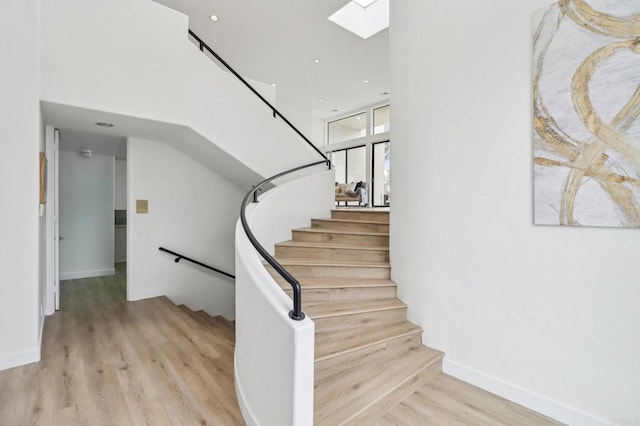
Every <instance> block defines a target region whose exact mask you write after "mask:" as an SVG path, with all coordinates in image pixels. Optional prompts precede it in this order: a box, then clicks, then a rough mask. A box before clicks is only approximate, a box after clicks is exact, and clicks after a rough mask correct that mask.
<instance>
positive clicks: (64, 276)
mask: <svg viewBox="0 0 640 426" xmlns="http://www.w3.org/2000/svg"><path fill="white" fill-rule="evenodd" d="M115 273H116V270H115V268H108V269H94V270H92V271H78V272H65V273H60V281H63V280H77V279H80V278H93V277H104V276H107V275H115Z"/></svg>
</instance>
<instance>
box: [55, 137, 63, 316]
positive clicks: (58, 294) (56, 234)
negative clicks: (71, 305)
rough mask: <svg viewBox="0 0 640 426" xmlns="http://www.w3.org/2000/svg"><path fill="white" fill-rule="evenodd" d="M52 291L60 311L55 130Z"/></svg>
mask: <svg viewBox="0 0 640 426" xmlns="http://www.w3.org/2000/svg"><path fill="white" fill-rule="evenodd" d="M53 141H54V142H53V145H54V152H53V171H54V174H53V234H54V238H53V242H54V244H53V269H54V270H53V291H54V295H53V298H54V304H55V310H56V311H57V310H59V309H60V241H61V240H62V239H63V238H64V237H61V236H60V221H59V220H58V218H59V217H60V216H59V209H58V204H59V203H58V201H59V197H58V194H59V191H58V189H59V188H58V175H59V173H58V152H59V147H60V131H59V130H58V129H55V131H54V135H53Z"/></svg>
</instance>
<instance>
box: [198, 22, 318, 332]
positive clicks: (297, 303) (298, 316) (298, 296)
mask: <svg viewBox="0 0 640 426" xmlns="http://www.w3.org/2000/svg"><path fill="white" fill-rule="evenodd" d="M189 35H190V36H191V37H193V39H194V40H195V41H196V42H197V43H198V46H199V48H200V51H202V52H204V51H205V50H206V51H207V52H209V53H210V54H211V55H212V56H213V57H214V58H215V59H216V60H217V61H218V62H219V63H220V64H221V65H222V66H224V67H225V68H226V69H227V70H229V72H231V74H233V75H234V76H236V78H237V79H238V80H240V81H241V82H242V84H244V85H245V86H246V87H247V88H248V89H249V90H250V91H251V92H252V93H253V94H254V95H256V96H257V97H258V98H259V99H260V100H261V101H262V102H264V104H265V105H267V106H268V107H269V109H270V110H271V112H272V114H273V118H280V119H281V120H282V121H283V122H284V123H285V124H286V125H287V126H289V127H290V128H291V129H292V130H293V131H294V132H295V133H296V134H297V135H298V136H300V137H301V138H302V139H303V140H304V141H305V142H306V143H307V144H308V145H309V146H310V147H311V148H313V150H314V151H316V152H317V153H318V154H319V155H320V156H321V157H322V158H323V159H322V160H320V161H316V162H314V163H310V164H305V165H303V166H299V167H296V168H293V169H291V170H287V171H284V172H282V173H278V174H277V175H274V176H271V177H270V178H267V179H265V180H263V181H262V182H260V183H258V184H257V185H255V186H254V187H253V188H252V189H251V191H249V192H247V194H246V195H245V196H244V199H243V200H242V206H241V208H240V221H241V222H242V228H243V229H244V232H245V233H246V234H247V238H248V239H249V241H250V242H251V245H253V247H254V248H255V249H256V251H257V252H258V253H259V254H260V256H262V258H263V259H264V260H266V261H267V263H269V265H271V266H272V267H273V269H275V270H276V271H277V272H278V274H280V276H282V278H284V279H285V280H286V281H287V282H288V283H289V285H290V286H291V289H292V290H293V309H292V310H291V311H290V312H289V317H290V318H291V319H293V320H296V321H302V320H303V319H304V318H305V315H304V312H302V288H301V286H300V283H299V282H298V280H296V279H295V278H294V277H293V275H291V274H290V273H289V272H288V271H287V270H286V269H285V268H284V267H283V266H282V265H280V263H278V261H277V260H275V259H274V258H273V256H271V255H270V254H269V252H267V250H265V248H264V247H263V246H262V245H261V244H260V243H259V242H258V240H257V239H256V237H255V235H253V232H252V231H251V228H250V227H249V223H248V222H247V217H246V208H247V205H248V204H249V203H252V202H253V203H256V202H258V192H259V191H261V190H262V189H263V188H262V187H263V186H264V185H266V184H268V183H270V182H272V181H274V180H276V179H278V178H281V177H283V176H286V175H288V174H290V173H294V172H297V171H300V170H303V169H306V168H309V167H313V166H317V165H320V164H326V165H327V167H328V168H329V169H330V168H331V161H330V160H329V159H328V158H327V156H326V155H325V154H324V153H323V152H322V151H320V149H318V147H317V146H315V145H314V144H313V142H311V140H309V138H307V137H306V136H305V135H304V134H303V133H302V132H301V131H300V130H298V129H297V128H296V127H295V126H294V125H293V124H292V123H291V122H290V121H289V120H287V118H286V117H285V116H284V115H282V114H281V113H280V111H278V110H277V109H276V108H275V107H274V106H273V105H272V104H271V103H270V102H269V101H267V100H266V99H265V98H264V97H263V96H262V95H261V94H260V93H259V92H258V91H257V90H256V89H255V88H254V87H253V86H251V84H249V83H248V82H247V81H246V80H245V79H244V78H243V77H242V76H241V75H240V74H238V72H237V71H236V70H234V69H233V68H232V67H231V66H230V65H229V64H228V63H227V62H226V61H225V60H224V59H222V57H220V55H218V54H217V53H216V52H214V51H213V49H211V48H210V47H209V46H208V45H207V44H206V43H205V42H204V41H203V40H202V39H201V38H200V37H198V35H197V34H196V33H194V32H193V31H191V30H189Z"/></svg>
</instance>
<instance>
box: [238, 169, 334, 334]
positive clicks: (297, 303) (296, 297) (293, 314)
mask: <svg viewBox="0 0 640 426" xmlns="http://www.w3.org/2000/svg"><path fill="white" fill-rule="evenodd" d="M320 164H327V165H328V166H329V167H331V163H330V162H329V160H328V159H327V160H321V161H316V162H314V163H310V164H306V165H304V166H299V167H296V168H294V169H291V170H287V171H286V172H282V173H278V174H277V175H274V176H271V177H270V178H267V179H265V180H263V181H262V182H260V183H259V184H257V185H256V186H254V187H253V189H251V191H249V192H247V194H246V195H245V196H244V199H243V200H242V207H241V208H240V221H241V222H242V228H243V229H244V232H245V234H247V238H249V241H250V242H251V245H253V247H254V248H255V249H256V250H257V252H258V253H260V256H262V258H263V259H264V260H266V261H267V262H268V263H269V265H271V266H272V267H273V269H275V270H276V271H277V272H278V274H280V275H281V276H282V278H284V279H285V280H286V281H287V282H288V283H289V285H291V289H292V290H293V309H292V310H291V311H290V312H289V318H291V319H293V320H296V321H302V320H303V319H304V317H305V315H304V312H302V288H301V287H300V283H299V282H298V280H296V279H295V278H294V277H293V275H291V274H290V273H289V271H287V270H286V269H284V267H283V266H282V265H280V263H278V261H277V260H275V259H274V258H273V256H271V255H270V254H269V252H267V250H265V248H264V247H262V245H261V244H260V243H259V242H258V240H257V239H256V237H255V235H253V232H251V228H250V227H249V223H248V222H247V215H246V208H247V205H248V204H249V202H254V203H256V202H258V200H257V193H258V191H259V190H260V189H261V187H262V186H264V185H266V184H267V183H269V182H271V181H273V180H275V179H278V178H280V177H282V176H286V175H288V174H290V173H294V172H297V171H299V170H302V169H306V168H308V167H313V166H317V165H320Z"/></svg>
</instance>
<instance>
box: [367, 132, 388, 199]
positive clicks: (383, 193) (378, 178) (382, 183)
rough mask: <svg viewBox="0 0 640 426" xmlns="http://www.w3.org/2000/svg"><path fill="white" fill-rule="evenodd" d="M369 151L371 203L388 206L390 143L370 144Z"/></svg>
mask: <svg viewBox="0 0 640 426" xmlns="http://www.w3.org/2000/svg"><path fill="white" fill-rule="evenodd" d="M372 148H373V150H372V153H371V163H372V167H371V175H372V177H373V182H372V185H371V203H372V205H373V207H388V206H389V196H390V195H391V180H390V166H391V158H390V151H391V143H390V142H389V141H385V142H378V143H374V144H373V145H372Z"/></svg>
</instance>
